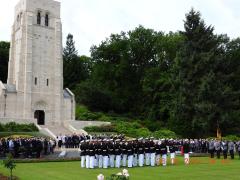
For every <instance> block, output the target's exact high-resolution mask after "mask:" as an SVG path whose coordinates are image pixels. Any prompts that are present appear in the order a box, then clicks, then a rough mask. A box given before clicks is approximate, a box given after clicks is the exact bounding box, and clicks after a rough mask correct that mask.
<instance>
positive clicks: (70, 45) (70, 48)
mask: <svg viewBox="0 0 240 180" xmlns="http://www.w3.org/2000/svg"><path fill="white" fill-rule="evenodd" d="M77 54H78V52H77V50H76V48H75V42H74V40H73V35H72V34H68V35H67V40H66V46H65V48H64V49H63V58H64V59H65V60H66V61H71V60H72V59H73V58H74V57H75V56H77Z"/></svg>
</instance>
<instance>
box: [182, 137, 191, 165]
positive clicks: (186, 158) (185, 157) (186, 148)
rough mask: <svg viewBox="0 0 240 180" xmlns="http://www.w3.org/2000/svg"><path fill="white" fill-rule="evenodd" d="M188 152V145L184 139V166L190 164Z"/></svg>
mask: <svg viewBox="0 0 240 180" xmlns="http://www.w3.org/2000/svg"><path fill="white" fill-rule="evenodd" d="M189 152H190V145H189V141H188V139H186V140H185V141H184V143H183V153H184V163H185V164H186V165H188V164H189V163H190V158H189Z"/></svg>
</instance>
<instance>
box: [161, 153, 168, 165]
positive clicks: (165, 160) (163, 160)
mask: <svg viewBox="0 0 240 180" xmlns="http://www.w3.org/2000/svg"><path fill="white" fill-rule="evenodd" d="M162 165H163V166H166V165H167V155H166V154H163V155H162Z"/></svg>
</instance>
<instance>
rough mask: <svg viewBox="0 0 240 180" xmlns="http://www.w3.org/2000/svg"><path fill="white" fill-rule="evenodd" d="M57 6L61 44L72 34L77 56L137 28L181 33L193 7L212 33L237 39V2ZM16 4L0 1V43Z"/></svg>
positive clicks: (151, 0) (77, 1)
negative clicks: (60, 26) (213, 28)
mask: <svg viewBox="0 0 240 180" xmlns="http://www.w3.org/2000/svg"><path fill="white" fill-rule="evenodd" d="M58 1H60V2H62V3H61V18H62V24H63V44H65V40H66V38H65V37H66V35H67V34H68V33H71V34H73V36H74V40H75V41H76V48H77V49H78V52H79V54H80V55H90V53H89V49H90V47H91V46H92V45H93V44H96V45H98V44H99V43H100V42H101V41H102V40H104V39H105V38H106V37H108V36H109V35H110V34H111V33H119V32H121V31H128V30H132V29H134V28H135V27H136V26H138V25H139V24H141V25H143V26H144V27H146V28H152V29H154V30H157V31H164V32H169V31H177V30H182V29H183V20H184V17H185V14H186V13H187V12H188V11H189V10H190V8H191V7H194V9H195V10H199V11H200V12H201V14H202V17H203V18H204V20H205V22H206V23H207V24H208V25H210V24H212V25H214V27H215V32H216V33H224V34H228V35H229V36H230V37H231V38H236V37H239V36H240V10H239V7H240V0H58ZM17 2H18V0H0V41H3V40H5V41H10V35H11V25H12V23H13V15H14V6H15V4H17Z"/></svg>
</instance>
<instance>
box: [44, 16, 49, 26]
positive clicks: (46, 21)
mask: <svg viewBox="0 0 240 180" xmlns="http://www.w3.org/2000/svg"><path fill="white" fill-rule="evenodd" d="M48 21H49V19H48V14H46V15H45V26H48Z"/></svg>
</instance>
